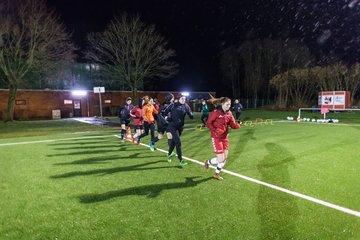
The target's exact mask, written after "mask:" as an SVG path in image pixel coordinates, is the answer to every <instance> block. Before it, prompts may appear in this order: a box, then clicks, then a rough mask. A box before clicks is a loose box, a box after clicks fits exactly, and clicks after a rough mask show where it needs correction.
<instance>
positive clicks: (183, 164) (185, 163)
mask: <svg viewBox="0 0 360 240" xmlns="http://www.w3.org/2000/svg"><path fill="white" fill-rule="evenodd" d="M188 164H189V163H188V162H185V161H184V160H181V161H180V163H179V165H180V166H181V167H184V166H186V165H188Z"/></svg>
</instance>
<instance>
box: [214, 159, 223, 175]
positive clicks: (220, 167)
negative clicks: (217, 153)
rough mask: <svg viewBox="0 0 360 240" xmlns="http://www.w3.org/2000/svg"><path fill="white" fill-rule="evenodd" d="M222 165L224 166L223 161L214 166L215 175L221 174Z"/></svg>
mask: <svg viewBox="0 0 360 240" xmlns="http://www.w3.org/2000/svg"><path fill="white" fill-rule="evenodd" d="M224 165H225V161H224V162H221V163H218V165H217V166H216V170H215V173H216V174H219V173H220V172H221V170H222V168H223V167H224Z"/></svg>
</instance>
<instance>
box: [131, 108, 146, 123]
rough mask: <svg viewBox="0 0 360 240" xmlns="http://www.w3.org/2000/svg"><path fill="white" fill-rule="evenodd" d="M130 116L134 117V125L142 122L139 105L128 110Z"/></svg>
mask: <svg viewBox="0 0 360 240" xmlns="http://www.w3.org/2000/svg"><path fill="white" fill-rule="evenodd" d="M130 116H131V117H132V119H134V125H135V126H141V125H143V124H144V120H143V118H142V110H141V108H139V107H134V108H133V109H131V111H130Z"/></svg>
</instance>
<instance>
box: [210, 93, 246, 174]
mask: <svg viewBox="0 0 360 240" xmlns="http://www.w3.org/2000/svg"><path fill="white" fill-rule="evenodd" d="M212 101H213V103H218V104H219V105H218V107H217V109H215V110H214V111H212V112H211V113H210V116H209V118H208V120H207V123H206V126H207V127H208V128H209V129H210V132H211V140H212V145H213V148H214V152H215V154H216V157H214V158H212V159H210V160H206V161H205V162H204V167H205V170H206V171H208V169H209V166H210V164H217V167H216V170H215V173H214V175H213V177H214V178H215V179H218V180H223V179H224V178H223V177H222V176H220V172H221V170H222V168H223V167H224V165H225V163H226V159H227V157H228V153H229V140H228V127H229V126H230V127H231V128H233V129H237V128H240V124H238V123H237V122H236V121H235V119H234V116H233V114H232V112H231V111H230V107H231V99H229V98H227V97H222V98H220V99H212Z"/></svg>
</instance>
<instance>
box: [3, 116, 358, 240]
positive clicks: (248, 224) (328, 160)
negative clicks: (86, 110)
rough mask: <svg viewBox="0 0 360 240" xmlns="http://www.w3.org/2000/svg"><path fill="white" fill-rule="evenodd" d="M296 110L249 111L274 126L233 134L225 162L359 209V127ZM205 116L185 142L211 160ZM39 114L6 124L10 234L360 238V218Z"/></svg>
mask: <svg viewBox="0 0 360 240" xmlns="http://www.w3.org/2000/svg"><path fill="white" fill-rule="evenodd" d="M288 115H290V113H287V112H265V111H261V112H260V111H244V112H243V118H246V117H248V119H247V120H248V121H251V120H255V119H256V118H271V119H274V122H273V124H268V125H254V126H243V127H242V128H241V129H239V130H231V132H230V136H229V139H230V152H229V158H228V161H227V165H226V166H225V169H226V170H229V171H232V172H235V173H238V174H241V175H244V176H247V177H251V178H253V179H257V180H260V181H263V182H266V183H270V184H273V185H276V186H279V187H282V188H285V189H289V190H292V191H295V192H299V193H301V194H305V195H308V196H311V197H314V198H317V199H320V200H323V201H327V202H329V203H333V204H336V205H339V206H342V207H346V208H349V209H353V210H355V211H360V200H359V197H358V196H359V195H360V189H359V187H358V186H359V185H360V178H359V174H358V173H359V172H360V153H359V151H358V146H357V145H358V136H359V130H360V127H359V126H358V125H354V124H351V125H340V124H338V125H335V124H313V123H295V122H294V121H291V122H287V121H286V120H285V119H286V116H288ZM196 117H197V118H196V119H195V120H193V121H190V120H188V119H186V121H187V124H186V126H185V130H184V132H183V135H182V148H183V155H184V156H186V157H189V158H191V159H195V160H198V161H200V162H202V161H203V160H205V159H208V158H211V157H213V156H214V154H213V152H212V146H211V140H210V137H209V131H208V130H207V129H201V130H200V129H199V128H196V126H197V124H199V117H198V116H196ZM350 119H351V121H350V122H351V123H356V120H355V119H354V118H350ZM114 120H115V121H116V119H114ZM275 120H285V121H284V122H278V121H275ZM39 122H41V124H40V125H39V124H38V121H36V122H17V123H14V124H15V125H16V127H15V126H12V127H9V125H6V126H5V125H2V124H0V129H1V130H4V131H1V134H0V155H1V160H0V209H1V214H0V239H354V240H355V239H360V218H359V217H357V216H354V215H350V214H347V213H344V212H341V211H338V210H335V209H332V208H329V207H326V206H323V205H320V204H317V203H314V202H311V201H308V200H304V199H302V198H299V197H296V196H293V195H289V194H287V193H284V192H280V191H277V190H274V189H272V188H268V187H265V186H263V185H259V184H256V183H253V182H251V181H247V180H244V179H241V178H238V177H235V176H231V175H229V174H226V173H223V176H224V178H225V180H224V181H217V180H214V179H212V178H211V175H212V172H213V169H210V170H209V173H205V172H204V170H203V166H201V165H199V164H196V163H193V162H191V163H190V164H189V165H188V166H186V167H184V168H181V167H179V166H178V161H177V160H176V158H174V159H173V161H172V162H171V163H168V162H167V161H166V154H165V153H163V152H160V151H155V152H151V151H149V149H148V148H147V147H146V146H141V145H140V146H138V145H134V144H131V142H125V143H121V142H120V141H119V139H118V138H117V137H116V136H114V135H117V134H118V133H119V131H118V129H116V128H115V129H114V128H110V127H96V126H91V125H86V124H82V123H77V122H74V121H72V120H61V121H56V122H53V121H39ZM342 122H346V121H345V120H344V121H342ZM358 122H360V121H358ZM62 123H63V124H62ZM4 132H5V133H6V134H3V133H4ZM22 133H23V134H22ZM142 142H143V143H145V144H147V143H148V142H149V137H146V138H144V139H143V141H142ZM12 143H14V144H13V145H12ZM15 143H16V144H15ZM157 147H158V149H159V150H161V149H164V150H167V141H166V140H165V139H163V140H160V141H159V142H158V143H157Z"/></svg>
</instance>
